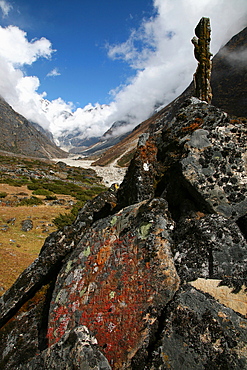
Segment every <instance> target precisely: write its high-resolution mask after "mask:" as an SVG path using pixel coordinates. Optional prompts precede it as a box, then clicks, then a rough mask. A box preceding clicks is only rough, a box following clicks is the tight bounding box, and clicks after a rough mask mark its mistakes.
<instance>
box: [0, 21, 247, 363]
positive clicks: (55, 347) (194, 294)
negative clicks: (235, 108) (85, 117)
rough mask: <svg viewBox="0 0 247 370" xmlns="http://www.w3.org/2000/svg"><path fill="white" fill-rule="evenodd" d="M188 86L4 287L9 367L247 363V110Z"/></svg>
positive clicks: (0, 356) (1, 322) (1, 334)
mask: <svg viewBox="0 0 247 370" xmlns="http://www.w3.org/2000/svg"><path fill="white" fill-rule="evenodd" d="M208 29H209V28H208V27H207V30H208ZM204 77H205V76H202V78H204ZM205 88H206V90H204V93H205V91H206V95H205V96H207V91H209V89H208V86H207V84H205ZM186 94H187V95H186V96H183V97H182V98H181V97H180V98H179V99H177V100H176V101H175V102H173V103H172V104H170V105H169V106H168V107H167V108H166V109H165V110H164V111H163V112H161V113H160V114H157V115H156V116H155V117H153V119H152V125H151V126H150V128H149V130H147V131H146V132H145V133H143V134H142V135H140V137H139V140H138V144H137V148H136V150H135V151H134V152H133V153H132V156H133V158H132V159H131V161H130V165H129V167H128V169H127V172H126V175H125V177H124V180H123V182H122V183H121V185H120V187H118V186H116V185H114V184H113V185H112V186H111V187H110V188H109V189H108V190H107V191H105V192H103V193H101V194H99V195H98V196H96V197H94V198H93V199H91V200H88V201H87V202H86V203H85V204H84V206H83V207H82V208H81V209H80V211H79V213H78V215H77V217H76V219H75V221H74V222H73V223H72V224H71V225H68V226H65V227H64V228H60V230H58V231H56V232H54V233H52V234H51V235H50V236H49V237H48V238H47V239H46V240H45V243H44V245H43V247H42V249H41V251H40V254H39V256H38V258H37V259H36V260H35V261H34V262H33V263H32V264H31V265H30V266H29V267H28V268H27V269H26V270H25V271H24V272H23V273H22V274H21V275H20V276H19V278H18V279H17V281H16V282H15V283H14V284H13V286H12V287H11V288H10V289H9V290H8V291H7V292H6V293H5V294H4V295H3V296H2V297H1V299H0V327H1V331H0V348H1V353H0V367H1V368H3V369H6V370H9V369H17V370H28V369H30V370H36V369H37V370H38V369H39V370H40V369H64V370H65V369H66V370H68V369H71V370H72V369H73V370H75V369H88V370H89V369H92V370H96V369H99V370H107V369H109V370H110V369H114V370H116V369H122V370H125V369H126V370H127V369H129V370H130V369H132V370H165V369H174V370H183V369H184V370H185V369H195V370H211V369H220V370H225V369H229V370H232V369H236V370H240V369H241V370H242V369H247V299H246V287H247V267H246V262H247V232H246V230H247V186H246V185H247V153H246V147H247V145H246V138H247V120H246V118H243V117H242V118H241V117H236V116H237V115H236V114H235V116H231V115H229V114H228V113H227V112H226V111H224V110H222V109H220V108H218V107H215V106H214V105H211V104H209V103H207V102H206V101H202V100H200V99H198V98H196V97H191V96H190V93H189V89H188V90H187V92H186ZM241 116H242V115H241ZM222 294H223V297H222ZM233 297H235V299H234V298H233Z"/></svg>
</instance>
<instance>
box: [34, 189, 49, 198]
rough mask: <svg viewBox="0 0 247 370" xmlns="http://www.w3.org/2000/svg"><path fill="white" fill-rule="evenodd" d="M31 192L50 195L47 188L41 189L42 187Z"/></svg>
mask: <svg viewBox="0 0 247 370" xmlns="http://www.w3.org/2000/svg"><path fill="white" fill-rule="evenodd" d="M33 194H34V195H44V196H46V197H48V196H50V195H51V193H50V192H49V190H46V189H43V188H40V189H37V190H34V191H33Z"/></svg>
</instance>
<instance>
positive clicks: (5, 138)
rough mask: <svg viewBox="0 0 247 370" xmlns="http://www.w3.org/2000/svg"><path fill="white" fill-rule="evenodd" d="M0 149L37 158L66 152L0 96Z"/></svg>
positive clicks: (64, 155) (56, 155) (57, 155)
mask: <svg viewBox="0 0 247 370" xmlns="http://www.w3.org/2000/svg"><path fill="white" fill-rule="evenodd" d="M0 124H1V135H0V150H4V151H7V152H11V153H15V154H21V155H25V156H31V157H39V158H63V157H66V156H67V153H66V152H64V151H63V150H61V149H60V148H58V147H57V146H56V145H55V144H54V143H53V142H52V141H50V140H49V138H48V137H47V136H46V135H44V134H43V133H42V132H40V131H38V130H37V129H36V128H35V127H34V126H33V125H32V124H31V123H30V122H29V121H28V120H27V119H26V118H24V117H23V116H21V115H20V114H18V113H17V112H15V111H14V110H13V109H12V108H11V107H10V105H9V104H8V103H7V102H6V101H5V100H3V99H2V98H1V97H0Z"/></svg>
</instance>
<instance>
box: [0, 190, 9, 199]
mask: <svg viewBox="0 0 247 370" xmlns="http://www.w3.org/2000/svg"><path fill="white" fill-rule="evenodd" d="M7 195H8V194H7V193H5V191H1V192H0V198H5V197H7Z"/></svg>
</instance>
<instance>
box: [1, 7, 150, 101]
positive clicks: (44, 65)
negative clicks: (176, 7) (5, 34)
mask: <svg viewBox="0 0 247 370" xmlns="http://www.w3.org/2000/svg"><path fill="white" fill-rule="evenodd" d="M9 3H10V4H11V5H12V9H11V11H10V12H9V16H8V17H5V18H4V19H3V20H2V25H5V26H7V25H9V24H13V25H16V26H18V27H19V28H20V29H22V30H25V31H26V32H27V38H28V39H29V40H32V39H35V38H41V37H46V38H47V39H48V40H50V41H51V43H52V48H53V49H55V50H56V52H54V53H53V55H52V60H46V59H40V60H37V61H36V62H35V63H33V64H32V65H31V66H30V67H28V68H27V67H26V72H27V73H28V74H34V75H37V76H38V77H39V79H40V83H41V86H40V88H39V92H42V91H46V92H47V98H48V99H49V100H52V99H56V98H58V97H59V96H62V98H63V99H64V100H66V101H73V102H74V103H79V105H80V106H84V105H86V104H87V103H89V102H93V103H96V102H99V103H100V104H103V103H106V102H109V99H110V98H109V95H108V92H109V91H110V90H111V89H114V88H115V87H116V86H118V85H120V84H122V83H124V82H125V81H126V78H128V76H129V75H130V74H133V70H132V69H131V68H130V67H129V66H128V65H127V64H126V63H123V62H122V61H115V62H114V61H112V60H111V59H110V58H108V56H107V48H106V45H107V44H115V43H119V42H124V41H125V40H126V39H127V38H128V36H129V33H130V30H131V29H132V28H136V27H139V25H140V23H141V22H142V19H143V17H150V16H151V15H152V14H153V12H154V8H153V6H152V1H151V0H138V1H133V0H124V1H123V0H91V1H90V0H72V1H63V0H62V1H61V0H60V1H57V0H52V1H51V0H49V1H47V0H42V1H33V0H17V1H13V2H11V1H9ZM51 70H55V71H57V73H60V75H57V76H54V77H46V76H47V74H48V73H49V72H50V71H51ZM77 105H78V104H77Z"/></svg>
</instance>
